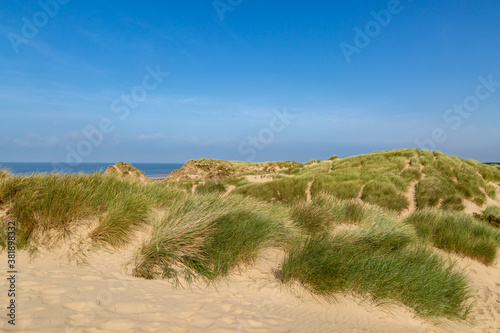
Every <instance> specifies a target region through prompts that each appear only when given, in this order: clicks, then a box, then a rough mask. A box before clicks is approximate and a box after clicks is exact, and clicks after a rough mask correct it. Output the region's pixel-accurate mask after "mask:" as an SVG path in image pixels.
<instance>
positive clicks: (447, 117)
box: [0, 0, 500, 163]
mask: <svg viewBox="0 0 500 333" xmlns="http://www.w3.org/2000/svg"><path fill="white" fill-rule="evenodd" d="M499 17H500V3H499V2H498V1H492V0H491V1H449V2H444V1H439V2H436V1H423V0H422V1H418V0H413V1H395V0H391V1H356V2H347V1H342V2H338V1H315V2H312V3H308V2H304V1H275V2H272V3H269V2H267V1H259V0H253V1H249V0H243V1H241V0H216V1H212V0H209V1H175V2H166V1H161V2H160V1H145V2H138V1H126V0H122V1H114V0H110V1H106V2H103V1H93V0H87V1H79V0H69V1H68V0H42V1H40V2H37V1H22V2H21V1H19V2H14V1H4V2H2V3H1V4H0V18H1V20H0V119H1V123H0V161H5V162H14V161H40V162H42V161H43V162H54V161H59V162H65V163H66V162H116V161H126V162H184V161H186V160H188V159H190V158H201V157H206V158H220V159H231V160H253V161H266V160H296V161H301V162H304V161H308V160H310V159H324V158H328V157H330V156H331V155H339V156H351V155H357V154H364V153H369V152H372V151H375V150H387V149H394V148H403V147H419V148H432V149H436V150H440V151H443V152H445V153H448V154H453V155H458V156H461V157H464V158H473V159H477V160H480V161H484V162H486V161H500V153H499V152H500V149H499V148H500V112H499V111H500V47H499V45H498V43H499V41H500V20H499ZM167 73H168V75H167Z"/></svg>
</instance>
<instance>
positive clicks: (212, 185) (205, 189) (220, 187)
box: [195, 180, 226, 194]
mask: <svg viewBox="0 0 500 333" xmlns="http://www.w3.org/2000/svg"><path fill="white" fill-rule="evenodd" d="M225 191H226V187H225V186H224V184H222V183H220V182H213V181H210V180H209V181H206V182H205V183H204V184H200V185H198V186H197V187H196V190H195V193H198V194H208V193H224V192H225Z"/></svg>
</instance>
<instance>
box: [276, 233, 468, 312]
mask: <svg viewBox="0 0 500 333" xmlns="http://www.w3.org/2000/svg"><path fill="white" fill-rule="evenodd" d="M367 236H368V235H364V236H359V235H353V234H340V235H335V236H332V235H328V234H314V235H311V236H309V237H308V238H307V239H306V240H305V241H304V242H302V243H300V244H296V245H295V246H293V247H292V248H291V249H290V250H289V252H288V253H287V255H286V257H285V258H284V261H283V264H282V267H281V272H280V279H281V281H282V282H283V283H291V282H293V281H298V282H300V283H301V284H302V285H304V286H305V287H306V289H308V290H310V291H311V292H312V293H314V294H317V295H320V296H324V297H327V298H332V297H335V294H337V293H346V292H353V293H355V294H358V295H361V296H365V297H367V298H369V299H371V300H374V301H375V302H384V301H388V300H393V301H396V302H399V303H401V304H404V305H406V306H409V307H411V308H413V309H415V311H416V312H417V313H418V314H420V315H422V316H429V317H447V318H460V319H463V318H465V317H466V316H467V314H468V312H469V310H470V302H469V299H470V297H471V293H470V289H469V287H468V281H467V279H466V278H465V276H464V275H462V274H461V273H460V272H459V271H457V270H455V269H454V268H453V265H452V264H450V263H447V262H446V261H444V260H443V259H442V258H441V257H439V255H437V254H434V253H432V252H431V251H430V250H428V249H426V248H423V247H413V246H405V244H400V246H397V247H386V246H385V245H384V244H390V242H389V243H378V242H375V243H374V242H373V239H370V238H369V237H367Z"/></svg>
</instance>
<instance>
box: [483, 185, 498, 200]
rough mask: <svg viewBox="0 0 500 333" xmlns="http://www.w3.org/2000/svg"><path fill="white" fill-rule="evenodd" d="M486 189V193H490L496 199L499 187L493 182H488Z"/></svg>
mask: <svg viewBox="0 0 500 333" xmlns="http://www.w3.org/2000/svg"><path fill="white" fill-rule="evenodd" d="M484 190H485V191H486V194H488V196H489V197H490V198H492V199H496V196H497V189H496V187H495V186H493V185H492V184H488V185H486V187H485V188H484Z"/></svg>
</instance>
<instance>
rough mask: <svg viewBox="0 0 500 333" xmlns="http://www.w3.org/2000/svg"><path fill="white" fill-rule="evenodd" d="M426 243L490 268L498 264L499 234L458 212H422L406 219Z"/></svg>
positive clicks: (493, 229) (427, 210)
mask: <svg viewBox="0 0 500 333" xmlns="http://www.w3.org/2000/svg"><path fill="white" fill-rule="evenodd" d="M406 223H408V224H410V225H413V226H414V227H415V229H416V231H417V234H418V236H419V237H420V238H422V239H423V240H425V241H427V242H429V243H431V244H432V245H433V246H435V247H437V248H440V249H443V250H445V251H449V252H453V253H457V254H460V255H464V256H466V257H470V258H473V259H476V260H478V261H481V262H482V263H484V264H486V265H489V264H491V263H493V262H494V261H495V258H496V255H497V248H498V246H499V245H500V231H499V230H497V229H495V228H493V227H491V226H490V225H488V224H486V223H483V222H481V221H478V220H476V219H474V218H473V217H471V216H469V215H466V214H464V213H459V212H450V211H442V210H431V209H426V210H420V211H417V212H415V213H414V214H412V215H411V216H410V217H408V218H407V219H406Z"/></svg>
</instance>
